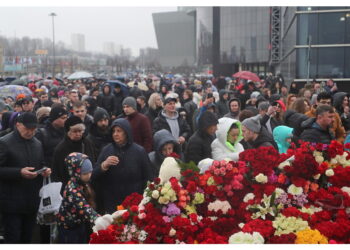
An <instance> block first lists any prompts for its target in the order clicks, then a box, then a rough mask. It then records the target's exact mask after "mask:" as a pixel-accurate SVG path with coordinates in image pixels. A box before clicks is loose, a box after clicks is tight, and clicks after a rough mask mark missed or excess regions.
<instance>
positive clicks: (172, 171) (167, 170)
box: [159, 157, 181, 184]
mask: <svg viewBox="0 0 350 250" xmlns="http://www.w3.org/2000/svg"><path fill="white" fill-rule="evenodd" d="M171 177H175V178H176V179H180V177H181V173H180V166H179V164H178V163H177V162H176V160H175V159H174V158H173V157H167V158H165V159H164V161H163V163H162V165H161V166H160V170H159V178H160V180H161V182H160V183H161V184H163V183H165V182H167V181H168V180H169V179H170V178H171Z"/></svg>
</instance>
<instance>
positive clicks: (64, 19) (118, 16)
mask: <svg viewBox="0 0 350 250" xmlns="http://www.w3.org/2000/svg"><path fill="white" fill-rule="evenodd" d="M176 9H177V7H175V6H174V7H171V6H166V7H150V6H148V7H122V6H120V7H116V6H112V7H4V6H1V7H0V35H3V36H6V37H14V36H15V34H16V37H17V38H21V37H23V36H29V37H30V38H50V39H52V18H51V17H49V13H51V12H55V13H56V14H57V16H56V17H55V40H56V41H63V42H64V43H65V44H66V45H71V34H72V33H81V34H84V35H85V48H86V50H88V51H102V47H103V43H104V42H115V43H116V44H117V45H118V44H120V45H123V46H124V48H131V49H132V51H133V55H137V54H138V51H139V49H140V48H145V47H154V48H157V40H156V36H155V31H154V26H153V20H152V13H156V12H167V11H176Z"/></svg>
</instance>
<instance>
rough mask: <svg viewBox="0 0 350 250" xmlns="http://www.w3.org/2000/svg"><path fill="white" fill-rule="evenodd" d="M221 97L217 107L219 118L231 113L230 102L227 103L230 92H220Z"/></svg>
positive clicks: (222, 90)
mask: <svg viewBox="0 0 350 250" xmlns="http://www.w3.org/2000/svg"><path fill="white" fill-rule="evenodd" d="M224 80H225V79H224ZM219 97H220V100H219V102H218V103H217V107H218V112H217V113H218V116H219V118H221V117H223V116H224V115H226V114H227V113H228V112H229V108H228V101H227V99H228V91H226V90H224V89H221V90H220V91H219Z"/></svg>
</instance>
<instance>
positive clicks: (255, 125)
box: [242, 115, 261, 134]
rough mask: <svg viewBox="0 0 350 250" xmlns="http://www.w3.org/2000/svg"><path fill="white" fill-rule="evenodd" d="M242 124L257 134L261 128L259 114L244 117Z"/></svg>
mask: <svg viewBox="0 0 350 250" xmlns="http://www.w3.org/2000/svg"><path fill="white" fill-rule="evenodd" d="M242 125H243V126H244V127H246V128H247V129H249V130H250V131H253V132H254V133H257V134H258V133H259V132H260V130H261V125H260V119H259V115H257V116H253V117H250V118H247V119H245V120H244V121H243V122H242Z"/></svg>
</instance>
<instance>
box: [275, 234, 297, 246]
mask: <svg viewBox="0 0 350 250" xmlns="http://www.w3.org/2000/svg"><path fill="white" fill-rule="evenodd" d="M296 238H297V236H296V235H295V234H293V233H290V234H282V235H281V236H277V235H275V236H272V237H271V238H270V239H269V242H268V243H270V244H294V242H295V239H296Z"/></svg>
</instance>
